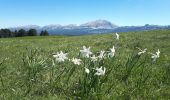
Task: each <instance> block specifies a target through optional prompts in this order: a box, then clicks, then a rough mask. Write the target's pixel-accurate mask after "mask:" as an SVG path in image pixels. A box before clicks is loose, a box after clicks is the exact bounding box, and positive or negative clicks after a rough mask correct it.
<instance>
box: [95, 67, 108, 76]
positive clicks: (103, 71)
mask: <svg viewBox="0 0 170 100" xmlns="http://www.w3.org/2000/svg"><path fill="white" fill-rule="evenodd" d="M95 70H96V71H97V72H96V73H95V75H98V76H100V75H104V74H105V72H106V68H105V67H104V69H103V68H102V66H101V67H100V68H96V69H95Z"/></svg>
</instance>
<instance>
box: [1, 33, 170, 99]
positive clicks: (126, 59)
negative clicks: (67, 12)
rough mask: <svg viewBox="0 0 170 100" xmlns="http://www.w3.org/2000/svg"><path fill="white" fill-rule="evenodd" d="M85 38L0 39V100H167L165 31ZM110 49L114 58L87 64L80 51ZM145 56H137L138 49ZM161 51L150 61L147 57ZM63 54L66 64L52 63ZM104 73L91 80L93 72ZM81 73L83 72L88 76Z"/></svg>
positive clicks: (169, 39) (169, 41)
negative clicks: (101, 70) (77, 60)
mask: <svg viewBox="0 0 170 100" xmlns="http://www.w3.org/2000/svg"><path fill="white" fill-rule="evenodd" d="M119 34H120V40H116V36H115V34H113V33H110V34H100V35H87V36H70V37H69V36H47V37H39V36H36V37H21V38H1V39H0V99H1V100H4V99H5V100H15V99H16V100H28V99H40V100H41V99H44V100H49V99H50V100H56V99H57V100H62V99H63V100H65V99H68V100H70V99H71V100H72V99H73V100H82V99H83V100H114V99H139V100H140V99H142V100H143V99H165V100H166V99H170V30H157V31H144V32H128V33H119ZM113 45H114V46H115V50H116V52H115V56H114V57H113V58H110V57H106V58H103V59H100V60H98V61H97V62H92V61H91V60H90V59H89V58H83V57H82V56H81V55H80V53H79V52H80V50H81V49H82V47H83V46H87V47H89V46H90V47H91V49H90V50H91V51H92V52H93V54H94V55H96V56H97V55H99V52H100V51H101V50H105V51H109V50H110V48H112V47H113ZM136 47H139V48H141V49H145V48H147V52H146V53H144V54H142V55H141V56H139V55H137V53H138V52H139V50H138V49H137V48H136ZM158 49H159V50H160V52H161V53H160V57H159V58H158V59H156V61H153V60H152V58H151V54H150V53H155V52H156V51H157V50H158ZM60 51H63V52H64V53H68V55H67V56H68V58H69V59H72V58H73V57H75V58H80V59H81V60H82V64H81V65H75V64H73V63H72V62H71V61H69V60H66V61H65V62H62V63H59V62H56V61H55V59H54V58H53V54H55V53H57V52H60ZM101 66H103V67H105V68H106V73H105V74H104V75H102V76H96V75H95V74H94V73H95V71H96V70H95V68H97V67H101ZM84 68H88V69H89V70H90V73H89V74H87V73H85V71H84Z"/></svg>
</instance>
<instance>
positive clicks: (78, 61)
mask: <svg viewBox="0 0 170 100" xmlns="http://www.w3.org/2000/svg"><path fill="white" fill-rule="evenodd" d="M72 62H73V63H74V64H75V65H80V64H81V59H77V58H73V59H72Z"/></svg>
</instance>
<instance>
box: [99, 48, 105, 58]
mask: <svg viewBox="0 0 170 100" xmlns="http://www.w3.org/2000/svg"><path fill="white" fill-rule="evenodd" d="M104 53H105V51H103V50H102V51H100V55H99V56H98V58H100V59H102V58H104V56H105V55H104Z"/></svg>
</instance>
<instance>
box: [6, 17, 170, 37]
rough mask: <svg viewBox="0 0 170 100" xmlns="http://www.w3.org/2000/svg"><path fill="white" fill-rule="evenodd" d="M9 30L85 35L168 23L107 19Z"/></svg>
mask: <svg viewBox="0 0 170 100" xmlns="http://www.w3.org/2000/svg"><path fill="white" fill-rule="evenodd" d="M9 29H10V30H11V31H15V30H19V29H25V30H26V31H28V30H29V29H36V30H37V31H38V33H40V32H41V31H42V30H47V31H48V32H49V33H50V35H86V34H104V33H112V32H129V31H145V30H159V29H170V25H165V26H162V25H149V24H145V25H144V26H118V25H116V24H113V23H112V22H110V21H107V20H101V19H99V20H95V21H90V22H87V23H84V24H80V25H76V24H69V25H60V24H51V25H46V26H38V25H26V26H20V27H12V28H9Z"/></svg>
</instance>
